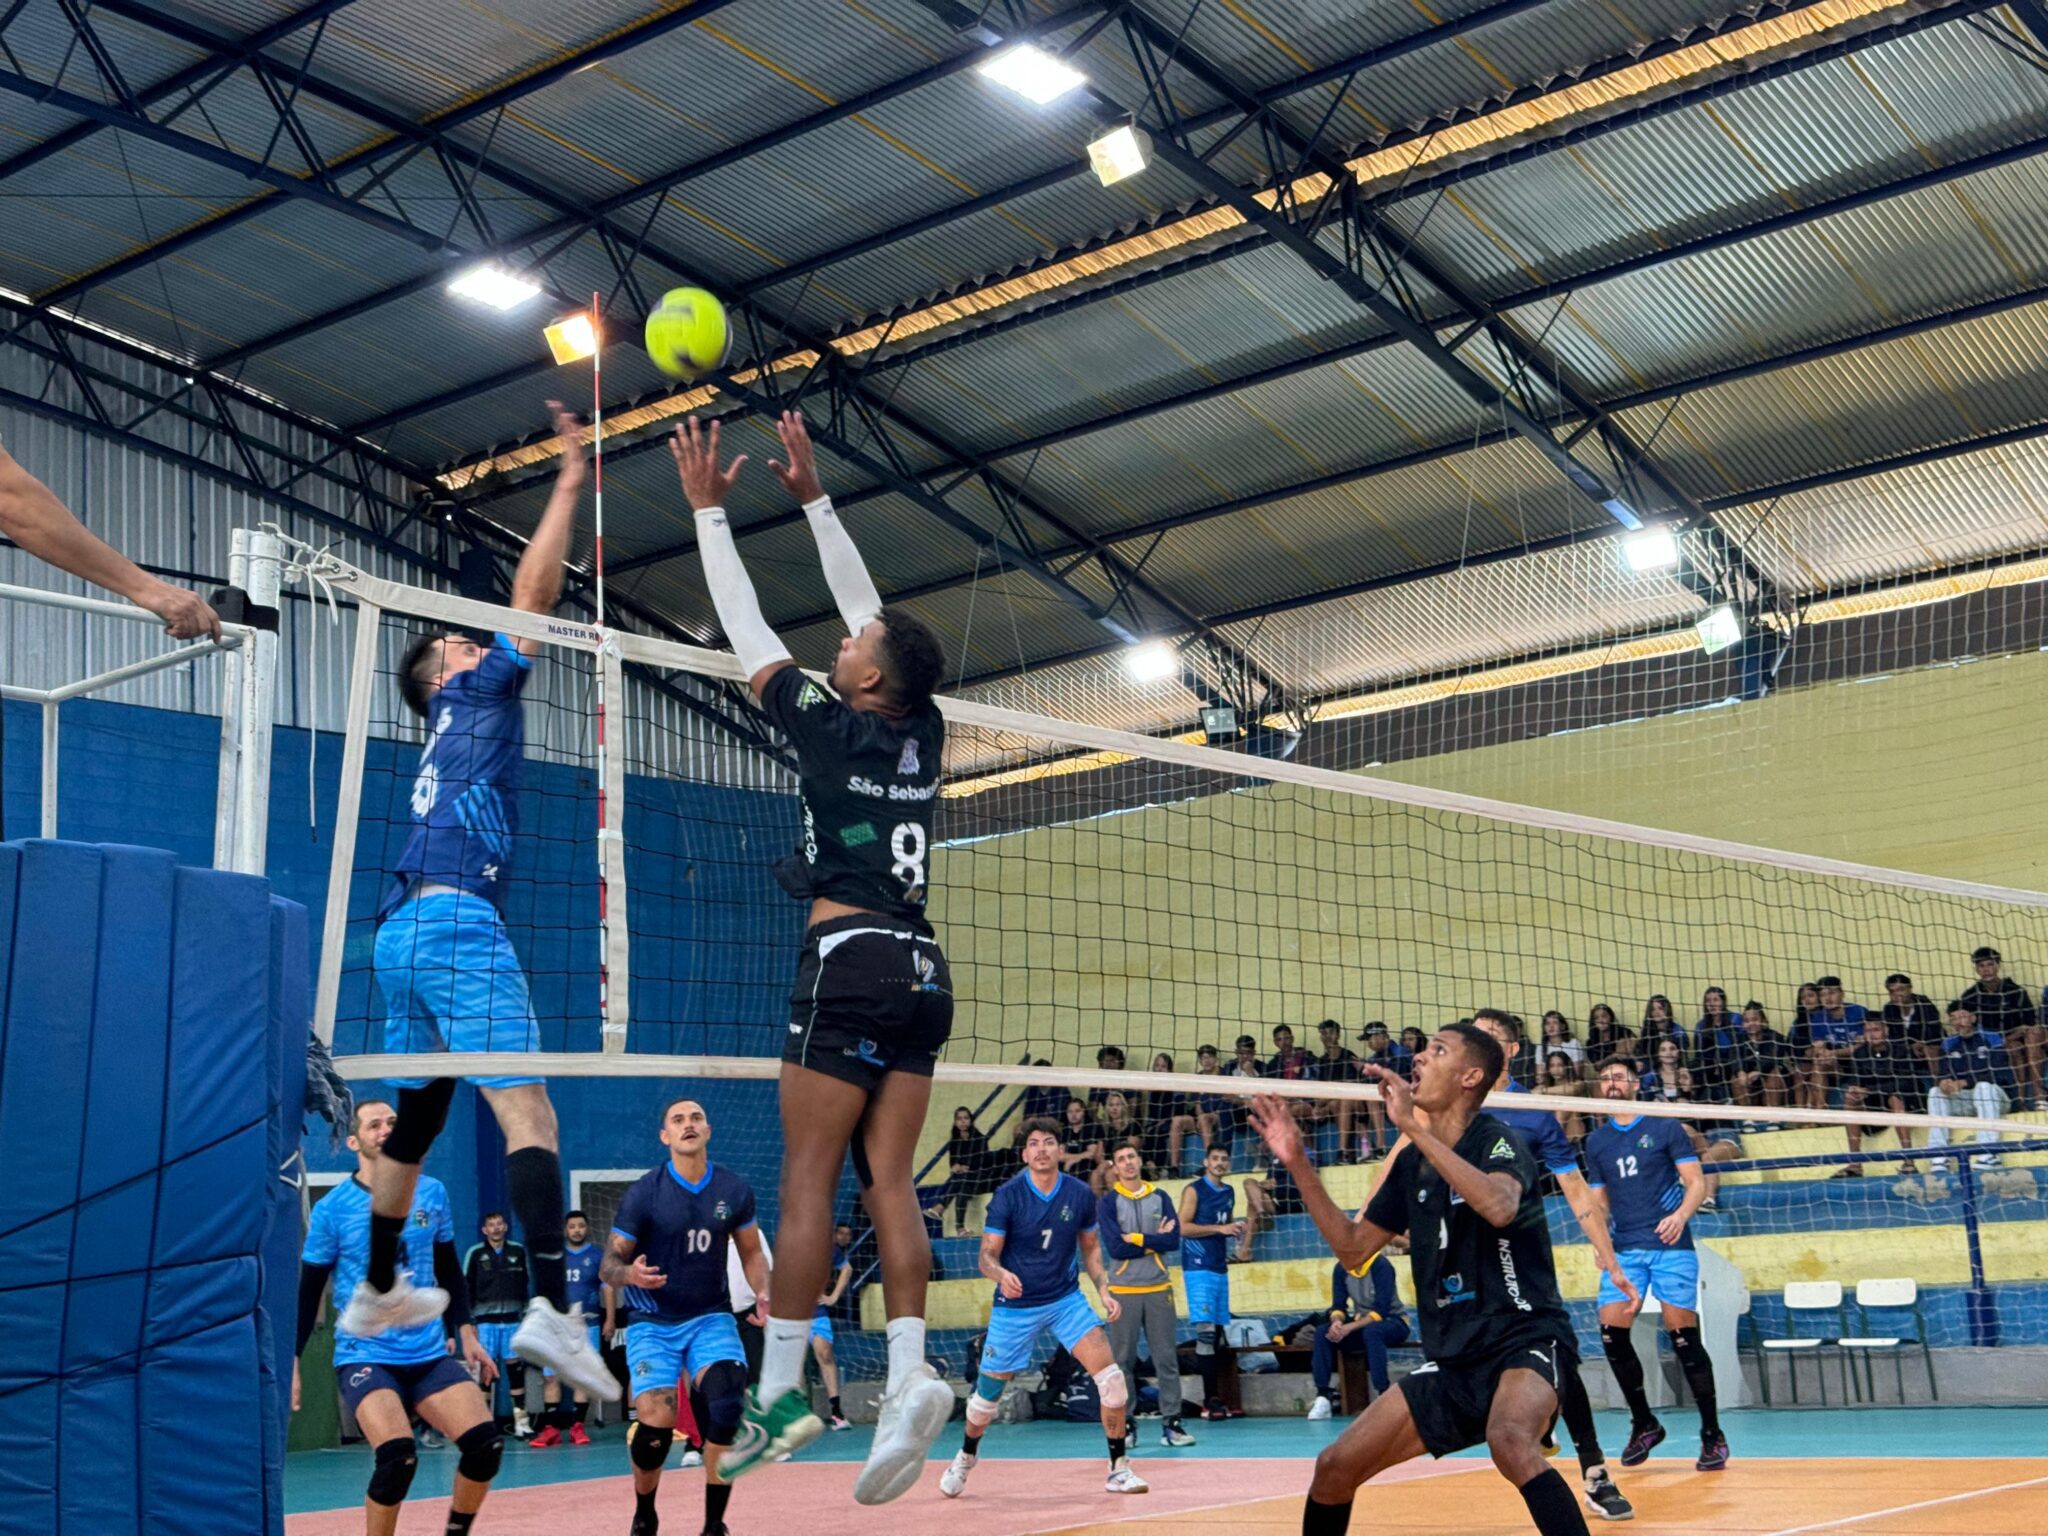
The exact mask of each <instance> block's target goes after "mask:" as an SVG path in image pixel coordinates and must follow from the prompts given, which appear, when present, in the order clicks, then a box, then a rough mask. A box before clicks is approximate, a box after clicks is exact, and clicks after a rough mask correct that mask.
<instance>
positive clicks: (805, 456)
mask: <svg viewBox="0 0 2048 1536" xmlns="http://www.w3.org/2000/svg"><path fill="white" fill-rule="evenodd" d="M775 431H776V435H777V436H779V437H780V438H781V439H782V450H783V452H785V453H787V454H788V455H789V459H788V461H787V462H784V461H783V460H780V459H770V460H769V461H768V467H769V469H771V470H773V471H774V472H775V478H776V479H778V480H780V481H781V482H782V488H783V489H784V490H785V491H787V492H789V494H790V495H791V496H793V497H795V498H796V500H797V501H798V502H799V503H808V502H813V501H816V500H817V499H818V498H819V497H820V496H822V495H824V494H825V487H824V486H823V485H822V484H820V483H819V480H818V456H817V454H816V453H815V452H814V451H813V450H812V448H811V429H810V427H809V426H808V425H807V424H806V423H805V421H804V413H803V412H802V411H784V412H783V413H782V417H781V419H780V420H779V421H777V422H776V423H775Z"/></svg>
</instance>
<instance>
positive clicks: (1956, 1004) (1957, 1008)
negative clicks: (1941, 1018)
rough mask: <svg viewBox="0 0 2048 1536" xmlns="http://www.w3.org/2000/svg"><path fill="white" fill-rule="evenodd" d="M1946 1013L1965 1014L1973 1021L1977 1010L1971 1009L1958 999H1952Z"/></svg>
mask: <svg viewBox="0 0 2048 1536" xmlns="http://www.w3.org/2000/svg"><path fill="white" fill-rule="evenodd" d="M1948 1011H1949V1012H1950V1013H1967V1014H1968V1015H1969V1016H1970V1017H1971V1018H1973V1019H1974V1018H1975V1017H1977V1010H1976V1009H1974V1008H1972V1007H1971V1006H1970V1005H1969V1004H1968V1003H1966V1002H1964V1001H1963V1000H1962V999H1961V998H1960V997H1959V998H1956V999H1954V1000H1953V1001H1952V1002H1951V1003H1950V1004H1949V1005H1948Z"/></svg>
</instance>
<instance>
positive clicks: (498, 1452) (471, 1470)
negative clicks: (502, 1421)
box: [455, 1419, 505, 1483]
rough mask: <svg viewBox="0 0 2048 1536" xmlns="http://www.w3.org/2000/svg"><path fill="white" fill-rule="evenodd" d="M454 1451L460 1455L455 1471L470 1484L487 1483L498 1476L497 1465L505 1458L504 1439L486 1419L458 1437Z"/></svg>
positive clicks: (496, 1428) (496, 1427) (495, 1426)
mask: <svg viewBox="0 0 2048 1536" xmlns="http://www.w3.org/2000/svg"><path fill="white" fill-rule="evenodd" d="M455 1449H456V1450H458V1451H460V1452H461V1453H462V1459H461V1460H460V1461H458V1462H456V1463H455V1470H456V1471H458V1472H460V1473H461V1474H462V1475H463V1476H464V1477H466V1478H468V1479H469V1480H470V1481H471V1482H472V1483H488V1482H489V1481H490V1480H491V1479H492V1478H494V1477H496V1476H497V1475H498V1463H499V1462H500V1461H502V1460H503V1459H504V1457H505V1437H504V1436H503V1435H502V1434H500V1433H499V1432H498V1426H497V1425H495V1424H493V1423H491V1422H490V1421H489V1420H488V1419H486V1420H485V1421H484V1422H483V1423H481V1424H479V1425H477V1426H476V1427H475V1428H473V1429H468V1430H465V1431H463V1433H462V1434H460V1435H458V1436H457V1437H456V1440H455Z"/></svg>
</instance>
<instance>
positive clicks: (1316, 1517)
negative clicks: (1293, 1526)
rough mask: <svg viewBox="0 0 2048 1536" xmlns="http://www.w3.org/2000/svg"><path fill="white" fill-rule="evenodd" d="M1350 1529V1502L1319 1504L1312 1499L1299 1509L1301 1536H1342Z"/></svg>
mask: <svg viewBox="0 0 2048 1536" xmlns="http://www.w3.org/2000/svg"><path fill="white" fill-rule="evenodd" d="M1350 1529H1351V1501H1350V1500H1349V1499H1346V1500H1345V1501H1344V1502H1343V1503H1342V1504H1319V1503H1317V1502H1316V1500H1315V1499H1314V1498H1310V1499H1309V1500H1308V1502H1306V1503H1305V1504H1303V1505H1302V1507H1301V1536H1344V1533H1345V1532H1346V1531H1348V1530H1350Z"/></svg>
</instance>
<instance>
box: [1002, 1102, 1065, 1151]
mask: <svg viewBox="0 0 2048 1536" xmlns="http://www.w3.org/2000/svg"><path fill="white" fill-rule="evenodd" d="M1067 1102H1068V1103H1069V1104H1078V1103H1080V1100H1078V1099H1069V1100H1068V1101H1067ZM1040 1131H1043V1132H1044V1133H1045V1134H1046V1135H1048V1136H1050V1137H1051V1138H1052V1139H1053V1140H1054V1141H1063V1140H1065V1139H1066V1134H1067V1133H1066V1128H1065V1127H1064V1126H1062V1125H1061V1124H1060V1123H1059V1122H1058V1121H1057V1120H1049V1119H1047V1118H1046V1117H1045V1116H1044V1115H1033V1116H1032V1117H1031V1118H1030V1119H1029V1120H1026V1121H1025V1122H1024V1123H1023V1124H1022V1125H1020V1126H1018V1127H1017V1142H1018V1145H1020V1146H1021V1145H1022V1144H1023V1143H1025V1142H1027V1141H1029V1140H1030V1139H1031V1138H1032V1137H1033V1136H1036V1135H1037V1134H1038V1133H1039V1132H1040Z"/></svg>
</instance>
